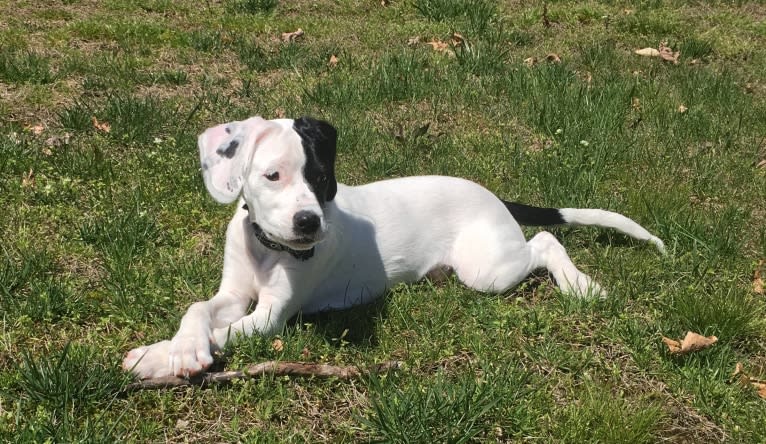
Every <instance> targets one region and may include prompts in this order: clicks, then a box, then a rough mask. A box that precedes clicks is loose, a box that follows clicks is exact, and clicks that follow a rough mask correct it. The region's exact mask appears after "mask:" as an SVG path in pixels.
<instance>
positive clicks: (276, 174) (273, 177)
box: [263, 171, 279, 182]
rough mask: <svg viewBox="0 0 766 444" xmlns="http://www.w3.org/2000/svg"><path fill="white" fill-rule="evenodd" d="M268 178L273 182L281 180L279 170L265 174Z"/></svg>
mask: <svg viewBox="0 0 766 444" xmlns="http://www.w3.org/2000/svg"><path fill="white" fill-rule="evenodd" d="M263 177H265V178H266V179H269V180H270V181H272V182H276V181H278V180H279V171H274V172H273V173H266V174H264V175H263Z"/></svg>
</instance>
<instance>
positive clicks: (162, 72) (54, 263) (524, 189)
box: [0, 0, 766, 443]
mask: <svg viewBox="0 0 766 444" xmlns="http://www.w3.org/2000/svg"><path fill="white" fill-rule="evenodd" d="M388 3H389V4H388V6H382V5H381V4H380V2H377V1H373V2H336V1H326V0H315V1H303V0H296V1H290V2H287V1H285V2H276V1H267V0H258V1H245V0H232V1H227V2H209V3H203V4H198V3H195V2H189V1H181V2H169V1H165V0H142V1H139V2H128V1H124V0H118V1H111V2H103V3H99V4H93V3H87V4H86V3H85V2H78V1H66V2H59V4H57V5H56V6H55V7H51V6H50V5H49V6H45V7H43V6H40V5H37V4H36V3H35V2H22V3H18V2H0V7H2V9H3V12H4V14H5V16H6V17H8V20H7V22H8V23H7V24H6V26H5V28H3V30H2V31H0V90H1V91H2V94H0V112H2V113H3V115H4V116H6V118H5V119H2V121H1V122H0V132H2V137H0V190H2V196H3V204H4V207H5V211H3V212H2V214H0V236H2V239H3V242H2V243H1V244H0V441H3V442H6V441H7V442H46V441H47V442H104V441H115V442H122V441H129V442H158V441H166V442H183V441H193V442H359V441H362V442H366V441H376V442H427V441H430V442H522V441H542V442H577V443H579V442H660V441H672V442H720V441H723V440H726V441H729V442H764V441H766V433H765V432H764V428H763V424H764V422H766V413H764V412H766V409H764V402H765V401H764V400H762V399H760V398H758V396H757V395H756V393H755V392H754V391H752V390H749V389H748V388H747V387H743V386H740V385H738V384H736V383H732V382H731V381H730V375H731V372H732V371H733V370H734V366H735V364H736V363H737V362H741V363H742V364H743V365H744V367H745V369H746V370H747V371H748V372H750V374H751V375H753V376H755V377H759V378H761V379H765V378H766V347H764V343H766V322H764V319H766V318H765V316H766V302H765V301H764V299H763V295H758V294H755V293H754V292H753V291H752V288H751V279H752V275H753V271H754V267H755V264H757V263H758V261H759V260H761V259H764V258H766V223H765V222H764V219H765V217H766V213H764V206H763V196H764V190H766V169H764V168H763V167H760V168H759V167H756V165H758V162H760V161H761V160H763V159H764V158H766V148H765V145H764V143H765V142H764V139H763V135H764V134H766V75H764V73H766V50H764V49H763V48H766V45H764V40H765V39H766V28H764V26H763V23H762V21H759V20H758V17H761V16H763V15H764V14H766V9H764V8H763V6H761V5H760V4H758V3H755V2H751V3H748V2H714V3H709V4H705V5H704V7H703V6H700V5H696V4H694V5H692V4H687V3H684V2H677V1H650V2H640V3H638V4H637V3H635V2H624V1H623V2H596V3H594V2H561V1H558V2H548V4H547V12H544V8H543V6H542V5H541V4H540V5H538V4H532V3H530V4H528V5H527V4H516V3H514V4H512V5H511V4H501V3H497V2H488V1H483V0H481V1H480V0H475V1H473V0H472V1H455V0H412V1H392V2H388ZM298 28H302V29H303V30H304V31H305V35H304V36H303V37H302V38H301V39H298V40H297V41H295V42H291V43H284V42H282V41H281V38H280V37H281V33H282V32H289V31H295V30H296V29H298ZM455 32H457V33H460V34H461V35H462V36H463V38H464V41H463V44H461V45H458V46H455V47H453V46H451V47H450V48H449V49H450V51H448V52H439V51H434V50H432V49H431V47H430V46H428V45H426V44H425V43H424V42H429V41H436V40H439V41H444V42H450V40H451V38H452V36H453V33H455ZM415 36H418V37H420V41H421V42H422V43H419V44H415V45H408V40H409V39H410V38H412V37H415ZM662 41H666V42H667V44H668V45H669V46H670V47H672V48H673V49H674V50H676V51H680V52H681V57H680V59H679V62H680V63H679V64H678V65H673V64H669V63H663V62H661V61H660V60H657V59H652V58H644V57H640V56H637V55H635V54H633V50H635V49H637V48H643V47H657V46H658V45H659V44H660V42H662ZM550 53H555V54H558V55H559V56H560V58H561V63H553V62H548V61H546V56H547V55H548V54H550ZM333 55H334V56H336V57H337V58H338V63H337V65H335V66H330V64H329V63H328V62H329V59H330V57H331V56H333ZM530 57H535V58H536V59H537V60H538V62H537V63H535V64H533V65H532V66H528V65H527V64H526V63H524V60H525V59H528V58H530ZM681 105H683V107H684V109H685V110H684V111H683V112H681V111H680V110H679V107H680V106H681ZM281 113H284V114H285V115H286V116H288V117H296V116H300V115H313V116H317V117H321V118H325V119H327V120H329V121H331V122H333V123H334V124H335V125H336V127H337V128H338V132H339V146H338V167H337V169H338V176H339V178H340V180H341V181H342V182H344V183H348V184H361V183H366V182H369V181H372V180H377V179H383V178H389V177H395V176H404V175H412V174H447V175H455V176H461V177H466V178H469V179H473V180H476V181H478V182H479V183H481V184H483V185H484V186H486V187H487V188H489V189H491V190H492V191H494V192H496V193H497V194H498V195H500V196H503V197H506V198H510V199H515V200H520V201H524V202H528V203H532V204H540V205H549V206H588V207H602V208H608V209H611V210H615V211H618V212H621V213H623V214H626V215H628V216H630V217H632V218H634V219H636V220H637V221H639V222H640V223H641V224H643V225H644V226H646V227H647V228H648V229H649V230H650V231H652V232H654V233H656V234H657V235H659V236H660V237H661V238H662V239H663V240H664V241H665V242H666V244H667V246H668V249H669V252H670V253H669V255H668V256H667V257H662V256H660V255H658V254H657V253H656V252H655V251H654V250H653V249H652V248H650V247H648V246H646V245H643V244H641V243H639V242H635V241H633V240H630V239H627V238H625V237H624V236H621V235H619V234H616V233H614V232H609V231H605V230H598V229H592V228H587V229H585V228H582V229H581V228H556V229H554V230H553V231H554V234H555V235H556V236H557V237H558V238H559V239H560V240H561V241H562V243H563V244H564V245H565V246H566V248H567V250H568V251H569V253H570V255H571V256H572V258H573V260H574V262H575V263H576V264H578V265H579V266H580V267H581V268H582V269H583V270H585V271H586V272H587V273H589V274H591V275H592V276H594V278H595V279H596V280H598V281H599V282H600V283H601V284H602V285H603V286H604V287H605V288H606V289H607V290H608V292H609V296H608V297H607V298H606V299H604V300H598V301H594V300H586V301H583V300H573V299H571V298H568V297H565V296H563V295H561V294H559V293H558V291H557V290H556V289H555V286H554V285H553V283H552V282H551V279H550V278H549V277H548V276H547V275H546V274H544V273H539V274H536V275H534V276H533V277H531V278H530V279H528V280H527V281H525V282H524V283H522V285H520V286H519V287H518V288H516V289H513V290H511V291H508V292H507V293H505V294H502V295H483V294H478V293H475V292H473V291H470V290H468V289H466V288H464V287H463V286H462V285H460V284H459V283H458V282H457V281H455V280H450V281H448V282H446V283H443V284H439V285H436V284H431V283H428V282H423V283H416V284H412V285H401V286H398V287H396V288H394V289H392V290H391V291H390V292H389V293H388V294H387V295H386V297H385V298H384V299H382V300H381V301H379V302H378V303H375V304H372V305H370V306H367V307H359V308H356V309H353V310H350V311H347V312H340V313H327V314H322V315H319V316H303V317H300V318H299V319H296V320H294V321H293V322H291V323H290V324H289V325H288V326H287V328H286V330H285V331H283V332H282V333H281V334H280V338H281V339H282V341H283V343H284V348H283V350H281V351H276V350H274V349H273V348H272V346H271V344H272V340H273V338H261V337H254V338H249V339H247V340H243V341H240V342H238V343H236V344H232V345H231V346H229V347H227V349H226V350H225V352H224V354H223V356H221V357H220V359H219V362H218V363H217V364H216V365H218V366H219V367H221V368H225V369H237V368H241V367H242V366H244V365H246V364H248V363H251V362H257V361H265V360H270V359H284V360H307V361H311V362H322V363H331V364H343V365H346V364H361V365H364V364H369V363H374V362H380V361H385V360H392V359H396V360H401V361H403V362H404V367H403V368H402V369H401V370H399V371H398V372H396V373H391V374H386V375H380V376H377V377H371V378H367V379H363V380H360V381H356V382H353V383H347V382H340V381H333V380H330V381H321V380H297V379H295V380H290V379H284V378H265V379H261V380H257V381H241V382H237V383H234V384H231V385H228V386H220V387H212V388H204V389H196V388H189V389H183V390H173V391H170V390H166V391H155V392H141V393H132V394H125V393H122V392H121V388H122V387H123V386H124V385H125V384H126V383H127V379H126V378H125V377H124V374H123V373H122V371H121V370H120V368H119V364H120V362H121V358H122V355H123V354H124V353H125V352H126V351H127V350H129V349H131V348H133V347H135V346H138V345H141V344H146V343H151V342H154V341H157V340H162V339H167V338H169V337H171V336H172V335H173V334H174V331H175V329H176V328H177V326H178V323H179V321H180V318H181V316H182V315H183V313H184V310H185V309H186V308H187V307H188V306H189V305H190V304H191V303H192V302H194V301H198V300H203V299H206V298H209V297H210V296H211V295H212V294H213V293H214V292H215V291H216V289H217V286H218V283H219V280H220V271H221V265H222V264H221V261H222V257H223V242H224V230H225V227H226V223H227V222H228V217H230V215H231V211H232V209H231V208H229V207H221V206H218V205H216V204H215V203H214V202H213V201H212V199H210V197H209V196H207V194H206V192H205V190H204V186H203V184H202V181H201V177H200V175H199V164H198V153H197V148H196V136H197V134H198V133H199V132H201V131H202V130H204V128H207V127H209V126H212V125H214V124H217V123H220V122H225V121H230V120H234V119H241V118H245V117H247V116H251V115H262V116H265V117H268V118H274V117H276V116H277V115H278V114H281ZM94 117H95V118H96V119H97V120H98V122H101V123H107V124H108V125H109V130H108V131H106V130H104V129H103V127H102V128H96V127H95V126H94V124H93V118H94ZM37 125H42V128H43V131H42V133H41V134H36V133H35V131H34V128H35V127H36V126H37ZM67 133H68V137H65V136H66V134H67ZM64 141H65V142H64ZM526 230H527V234H528V235H530V236H531V235H533V234H534V233H535V232H536V230H534V229H526ZM688 330H693V331H696V332H698V333H701V334H705V335H716V336H717V337H718V338H719V341H718V343H717V344H716V345H715V346H714V347H712V348H711V349H709V350H705V351H702V352H699V353H695V354H693V355H689V356H682V357H677V356H673V355H671V354H669V353H668V352H667V351H666V350H665V348H664V345H663V344H662V342H661V337H662V336H669V337H682V336H683V335H684V334H685V333H686V331H688Z"/></svg>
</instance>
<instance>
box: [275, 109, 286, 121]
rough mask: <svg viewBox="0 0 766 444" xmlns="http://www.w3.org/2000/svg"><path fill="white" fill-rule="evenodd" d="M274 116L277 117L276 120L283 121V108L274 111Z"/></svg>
mask: <svg viewBox="0 0 766 444" xmlns="http://www.w3.org/2000/svg"><path fill="white" fill-rule="evenodd" d="M274 115H276V116H277V119H284V118H285V110H284V108H277V109H275V110H274Z"/></svg>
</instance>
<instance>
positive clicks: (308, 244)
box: [264, 231, 324, 251]
mask: <svg viewBox="0 0 766 444" xmlns="http://www.w3.org/2000/svg"><path fill="white" fill-rule="evenodd" d="M264 234H266V238H267V239H268V240H270V241H272V242H275V243H278V244H280V245H284V246H285V247H288V248H290V249H293V250H297V251H305V250H310V249H312V248H314V246H315V245H316V244H318V243H319V242H321V241H322V240H324V234H323V233H317V234H316V235H315V236H313V237H309V236H304V237H296V238H292V239H283V238H282V237H280V236H276V235H274V234H272V233H269V232H267V231H264Z"/></svg>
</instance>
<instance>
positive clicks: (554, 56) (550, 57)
mask: <svg viewBox="0 0 766 444" xmlns="http://www.w3.org/2000/svg"><path fill="white" fill-rule="evenodd" d="M545 60H547V61H549V62H551V63H561V57H559V55H558V54H555V53H550V54H548V55H547V56H545Z"/></svg>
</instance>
